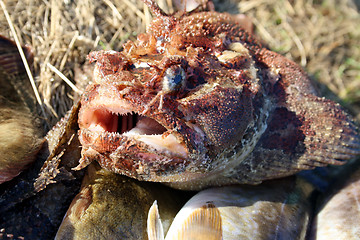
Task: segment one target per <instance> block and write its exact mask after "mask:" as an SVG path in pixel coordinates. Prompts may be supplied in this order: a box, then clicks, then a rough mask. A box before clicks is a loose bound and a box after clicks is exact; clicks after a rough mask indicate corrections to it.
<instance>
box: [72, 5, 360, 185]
mask: <svg viewBox="0 0 360 240" xmlns="http://www.w3.org/2000/svg"><path fill="white" fill-rule="evenodd" d="M144 2H145V4H146V5H147V6H148V8H149V9H150V10H151V12H152V14H153V15H154V19H153V21H152V22H151V24H150V26H149V27H148V29H147V32H146V33H143V34H139V35H138V37H137V40H136V41H128V42H127V43H125V44H124V47H123V50H122V51H121V52H117V51H113V50H110V51H104V50H102V51H95V52H92V53H90V54H89V55H88V59H89V62H91V63H93V64H94V65H95V69H94V72H93V79H92V83H91V84H89V86H87V88H86V90H85V92H84V94H83V95H82V97H81V103H80V105H81V106H80V110H79V115H78V119H79V120H78V124H79V129H80V130H79V140H80V143H81V146H82V151H81V159H80V161H79V164H78V166H77V167H76V168H74V169H75V170H79V169H82V168H84V167H86V166H87V165H88V164H90V163H91V162H92V161H97V162H98V163H99V164H100V166H101V167H103V168H105V169H107V170H110V171H113V172H115V173H118V174H123V175H126V176H128V177H131V178H135V179H138V180H141V181H153V182H162V183H165V184H167V185H169V186H171V187H174V188H177V189H184V190H201V189H204V188H207V187H214V186H222V185H229V184H259V183H261V182H262V181H264V180H270V179H274V178H281V177H286V176H289V175H293V174H295V173H297V172H300V171H302V170H309V169H313V168H315V167H323V166H327V165H329V164H332V165H342V164H344V163H346V161H347V160H349V159H352V158H354V157H355V156H358V155H359V154H360V137H359V131H358V127H357V125H356V124H355V123H354V121H353V120H352V117H351V116H350V115H348V114H347V113H346V112H345V110H344V109H343V108H342V107H341V106H340V105H339V104H337V103H335V102H333V101H331V100H328V99H325V98H323V97H321V96H320V95H319V93H318V92H317V90H316V89H315V87H314V86H313V85H312V83H311V81H310V79H309V77H308V75H307V74H306V72H305V71H304V70H303V69H302V68H301V67H300V66H299V65H297V64H296V63H294V62H293V61H291V60H289V59H287V58H286V57H284V56H282V55H280V54H278V53H275V52H273V51H271V50H269V49H267V48H266V47H263V45H262V44H261V43H260V42H259V41H258V40H257V38H256V37H255V36H253V35H252V34H250V33H248V32H247V31H246V30H244V29H243V28H242V26H241V24H239V23H238V20H237V18H236V17H235V16H233V15H230V14H228V13H219V12H215V11H207V9H206V7H203V5H204V4H203V5H200V6H199V7H198V8H195V9H194V10H192V11H191V12H187V13H185V12H181V11H180V12H175V13H174V14H167V13H165V12H164V11H163V10H162V9H161V8H160V7H159V6H158V5H157V3H156V2H155V1H154V0H144ZM205 5H206V4H205Z"/></svg>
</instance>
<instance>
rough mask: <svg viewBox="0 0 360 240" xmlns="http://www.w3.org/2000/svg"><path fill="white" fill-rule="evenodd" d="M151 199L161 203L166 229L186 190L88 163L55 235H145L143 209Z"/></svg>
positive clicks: (60, 237) (60, 239)
mask: <svg viewBox="0 0 360 240" xmlns="http://www.w3.org/2000/svg"><path fill="white" fill-rule="evenodd" d="M155 199H157V201H158V202H159V203H160V204H161V206H162V209H161V214H162V220H163V223H164V230H165V231H167V229H168V228H169V226H170V223H171V222H172V220H173V218H174V217H175V215H176V213H177V212H178V211H179V210H180V208H181V206H182V204H184V199H186V194H183V193H181V192H180V191H174V189H170V188H168V187H165V186H162V185H160V184H158V183H148V182H139V181H136V180H134V179H131V178H128V177H125V176H121V175H119V174H115V173H113V172H109V171H107V170H105V169H101V168H100V167H99V166H98V165H97V164H96V165H94V164H92V165H90V166H89V167H88V170H87V173H86V175H85V177H84V180H83V184H82V189H81V191H80V193H79V194H78V195H77V196H76V197H75V198H74V200H73V202H72V203H71V205H70V207H69V210H68V211H67V213H66V215H65V217H64V220H63V222H62V224H61V226H60V228H59V230H58V232H57V235H56V237H55V239H56V240H67V239H74V240H75V239H146V237H147V232H146V220H147V212H148V210H149V208H150V206H151V204H152V202H153V201H154V200H155ZM185 201H186V200H185Z"/></svg>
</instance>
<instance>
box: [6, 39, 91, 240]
mask: <svg viewBox="0 0 360 240" xmlns="http://www.w3.org/2000/svg"><path fill="white" fill-rule="evenodd" d="M23 51H24V54H25V57H26V58H27V61H28V63H29V65H30V67H31V66H32V61H33V53H32V50H31V48H30V47H28V46H25V47H23ZM0 84H1V86H2V87H1V89H0V133H1V134H0V153H1V159H0V239H2V238H4V239H22V238H25V239H51V238H53V237H54V236H55V234H56V231H57V228H58V227H59V225H60V223H61V220H62V218H63V216H64V214H65V213H66V210H67V208H68V206H69V204H70V202H71V200H72V199H73V197H74V196H75V195H76V193H77V192H78V191H79V189H80V185H81V179H82V176H83V174H84V171H72V170H71V168H73V167H75V166H76V165H77V161H78V159H79V158H80V156H81V155H80V149H79V145H80V143H79V141H78V137H77V135H76V132H77V131H78V125H77V113H78V107H77V105H76V104H74V107H73V108H72V109H71V110H70V112H69V113H68V114H67V115H66V116H65V117H64V118H63V119H62V120H60V121H59V122H58V123H57V124H56V125H55V126H54V127H53V129H52V130H51V131H49V132H48V133H47V134H46V136H45V137H44V134H45V133H44V131H43V129H44V127H43V126H42V121H41V120H40V119H39V118H40V117H39V116H38V114H37V107H38V106H37V105H36V101H35V97H34V94H33V92H32V89H31V86H30V82H29V80H28V77H27V75H26V71H25V67H24V64H23V62H22V60H21V58H20V55H19V53H18V49H17V46H16V44H15V43H14V42H13V41H12V40H10V39H8V38H5V37H2V36H1V37H0Z"/></svg>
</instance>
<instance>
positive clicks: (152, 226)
mask: <svg viewBox="0 0 360 240" xmlns="http://www.w3.org/2000/svg"><path fill="white" fill-rule="evenodd" d="M147 233H148V239H149V240H164V229H163V226H162V223H161V219H160V214H159V209H158V205H157V201H156V200H155V201H154V203H153V204H152V205H151V207H150V209H149V213H148V218H147Z"/></svg>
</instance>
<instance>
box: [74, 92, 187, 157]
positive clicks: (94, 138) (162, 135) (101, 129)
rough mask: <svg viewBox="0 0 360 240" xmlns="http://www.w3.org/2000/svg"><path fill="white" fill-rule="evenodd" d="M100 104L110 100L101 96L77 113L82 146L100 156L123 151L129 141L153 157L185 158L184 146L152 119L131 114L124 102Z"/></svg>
mask: <svg viewBox="0 0 360 240" xmlns="http://www.w3.org/2000/svg"><path fill="white" fill-rule="evenodd" d="M112 101H114V100H112ZM101 102H110V101H104V99H103V97H102V99H101V101H95V102H92V103H91V104H90V106H86V107H85V108H84V109H82V110H81V111H80V113H79V125H80V129H81V132H82V134H81V135H82V136H81V141H82V145H83V147H90V148H92V149H94V150H96V151H97V152H99V153H103V152H109V151H115V150H116V149H117V148H119V147H122V148H123V149H124V146H122V144H125V142H126V141H129V140H131V141H132V142H134V141H135V142H137V143H139V144H141V145H143V144H146V145H147V147H148V148H149V149H151V151H153V152H155V153H156V154H162V155H166V156H167V157H177V158H179V157H180V158H184V159H185V158H187V156H188V151H187V150H186V146H185V144H184V143H181V142H180V141H179V140H178V139H177V137H176V136H175V135H174V134H173V133H171V130H168V129H167V128H166V127H165V126H163V125H162V124H160V123H159V122H158V121H157V120H155V119H154V118H152V117H150V116H148V115H147V114H143V113H140V112H138V111H134V109H133V108H132V107H130V106H129V105H128V104H127V103H126V102H125V101H124V100H118V101H116V102H115V103H112V104H108V105H105V104H103V103H102V104H101ZM132 145H134V143H132ZM143 148H144V147H143ZM138 149H141V148H138ZM149 149H147V150H149ZM144 150H145V149H144ZM132 151H133V150H132ZM140 151H141V150H140ZM149 160H151V159H149Z"/></svg>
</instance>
